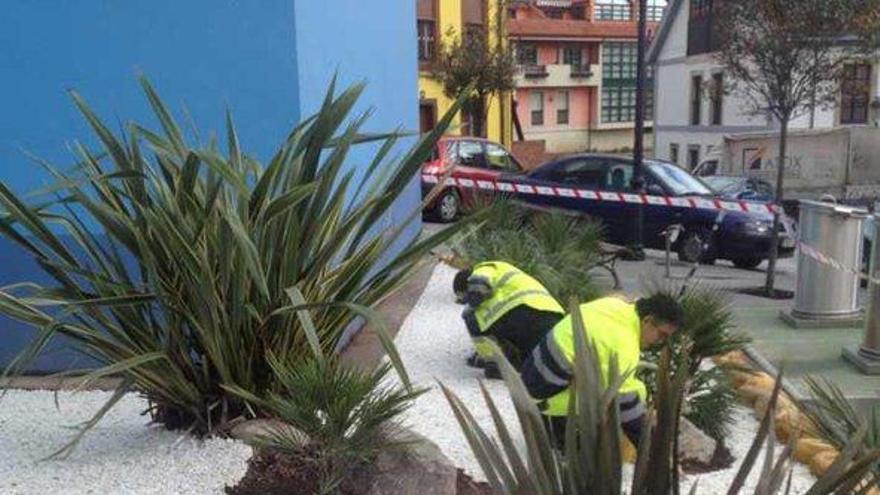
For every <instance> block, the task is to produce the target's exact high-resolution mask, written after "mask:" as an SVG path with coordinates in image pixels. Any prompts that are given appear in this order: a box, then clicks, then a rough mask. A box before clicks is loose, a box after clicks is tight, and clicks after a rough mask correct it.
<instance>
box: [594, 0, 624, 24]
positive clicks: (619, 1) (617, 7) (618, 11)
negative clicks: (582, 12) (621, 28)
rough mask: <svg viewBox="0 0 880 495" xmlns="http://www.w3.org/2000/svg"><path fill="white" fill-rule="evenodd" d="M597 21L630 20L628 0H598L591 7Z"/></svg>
mask: <svg viewBox="0 0 880 495" xmlns="http://www.w3.org/2000/svg"><path fill="white" fill-rule="evenodd" d="M593 18H594V19H595V20H597V21H630V20H632V19H633V15H632V5H631V4H630V2H629V0H600V1H598V2H596V6H595V8H594V9H593Z"/></svg>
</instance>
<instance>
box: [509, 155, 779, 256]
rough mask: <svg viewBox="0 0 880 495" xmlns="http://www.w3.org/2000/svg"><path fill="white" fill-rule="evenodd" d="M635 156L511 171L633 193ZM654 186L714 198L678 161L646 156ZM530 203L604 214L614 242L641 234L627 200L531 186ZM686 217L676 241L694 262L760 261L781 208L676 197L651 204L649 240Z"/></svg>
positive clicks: (656, 192) (657, 241)
mask: <svg viewBox="0 0 880 495" xmlns="http://www.w3.org/2000/svg"><path fill="white" fill-rule="evenodd" d="M633 168H634V166H633V161H632V159H629V158H621V157H617V156H606V155H596V154H581V155H573V156H568V157H564V158H561V159H558V160H555V161H552V162H549V163H546V164H544V165H542V166H540V167H538V168H537V169H535V170H533V171H531V172H529V173H527V174H508V175H506V176H504V177H503V178H504V179H505V180H512V181H516V182H522V183H526V184H530V185H533V186H550V187H565V188H572V187H574V188H579V189H587V190H592V191H597V192H606V191H607V192H615V193H632V192H634V191H633V190H632V189H631V181H632V177H633ZM645 180H646V187H647V192H648V194H649V195H652V196H671V197H704V198H714V197H716V196H715V193H714V191H712V190H711V189H710V188H709V187H708V186H707V185H706V184H704V183H703V182H702V181H700V180H699V179H697V178H695V177H694V176H692V175H690V174H689V173H688V172H686V171H684V170H682V169H681V168H679V167H678V166H676V165H674V164H672V163H668V162H664V161H659V160H646V161H645ZM521 198H522V199H523V200H525V201H527V202H529V203H532V204H536V205H539V206H544V207H558V208H563V209H568V210H575V211H579V212H583V213H585V214H588V215H590V216H592V217H594V218H597V219H599V220H601V221H602V222H603V223H604V224H605V228H606V237H607V238H608V240H609V241H610V242H613V243H616V244H621V245H627V244H630V243H631V242H632V238H633V232H632V230H633V218H634V216H635V215H636V210H637V208H638V206H637V205H636V204H632V203H624V202H619V201H597V200H589V199H583V198H577V197H566V196H549V195H548V196H544V195H528V194H523V195H521ZM674 224H679V225H682V226H683V227H684V231H683V232H682V234H681V235H680V236H679V238H678V239H677V240H676V242H675V245H674V246H673V247H674V249H675V250H676V251H677V253H678V257H679V259H681V260H683V261H686V262H696V261H701V262H704V263H712V262H714V261H715V260H716V259H726V260H730V261H732V262H733V264H734V265H736V266H737V267H740V268H755V267H757V266H758V265H759V264H761V262H762V261H764V260H765V259H766V258H767V257H768V253H769V250H770V245H771V244H770V243H771V242H772V239H773V237H774V236H772V235H771V230H772V226H773V216H772V214H770V213H763V214H762V213H757V212H744V211H724V212H719V211H716V210H712V209H698V208H687V207H681V206H670V205H668V204H665V203H664V204H648V205H645V206H644V232H643V235H642V238H643V242H644V244H645V246H646V247H648V248H655V249H663V248H664V247H665V238H664V237H663V235H662V232H663V231H665V230H666V229H667V228H668V227H669V226H671V225H674ZM783 228H784V232H783V233H782V235H781V236H780V237H781V240H780V249H779V252H780V256H781V257H790V256H792V255H793V253H794V247H795V240H794V236H793V235H792V234H793V230H792V228H791V222H790V221H789V220H788V219H787V218H786V220H785V221H784V222H783Z"/></svg>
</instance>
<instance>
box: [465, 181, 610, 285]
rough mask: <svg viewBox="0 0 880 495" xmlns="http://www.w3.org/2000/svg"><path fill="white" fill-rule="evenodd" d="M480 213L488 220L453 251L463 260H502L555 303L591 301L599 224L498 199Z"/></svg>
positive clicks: (476, 261)
mask: <svg viewBox="0 0 880 495" xmlns="http://www.w3.org/2000/svg"><path fill="white" fill-rule="evenodd" d="M482 211H484V212H487V213H485V214H486V215H487V216H488V217H490V218H492V221H491V222H487V223H485V224H481V225H480V227H479V229H474V230H473V231H471V232H469V233H468V234H467V235H466V236H464V237H463V238H462V241H461V242H460V243H459V245H458V246H456V247H455V251H456V254H457V255H458V256H459V257H460V258H463V259H464V261H465V262H466V263H468V264H474V263H479V262H481V261H488V260H501V261H506V262H508V263H511V264H513V265H515V266H516V267H518V268H520V269H521V270H523V271H525V272H526V273H528V274H530V275H532V276H533V277H535V278H536V279H538V280H539V281H540V282H541V283H542V284H543V285H544V286H545V287H546V288H547V290H549V291H550V293H551V294H553V295H554V296H555V297H556V298H557V300H559V301H568V300H571V299H572V298H575V299H576V300H578V301H581V302H587V301H590V300H592V299H596V298H597V297H599V296H600V295H601V293H602V290H601V289H600V288H599V287H598V285H597V284H596V283H595V282H594V279H593V275H592V274H591V271H592V270H593V269H594V268H595V267H596V265H597V263H598V257H599V245H600V243H601V241H602V226H601V224H600V223H598V222H596V221H593V220H590V219H587V218H584V217H576V216H572V215H570V214H567V213H565V212H562V211H559V210H550V211H545V210H534V209H530V208H529V207H527V206H524V205H522V204H521V203H518V202H516V201H514V200H512V199H509V198H501V199H497V200H495V201H493V202H492V204H491V205H487V206H486V208H485V209H483V210H482Z"/></svg>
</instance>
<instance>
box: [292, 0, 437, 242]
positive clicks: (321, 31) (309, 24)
mask: <svg viewBox="0 0 880 495" xmlns="http://www.w3.org/2000/svg"><path fill="white" fill-rule="evenodd" d="M415 9H416V2H415V1H413V0H390V1H389V0H383V1H382V2H365V1H363V0H334V1H332V2H327V1H319V0H306V1H298V2H296V31H297V33H306V32H307V33H308V35H302V36H298V37H297V60H298V63H299V67H300V70H299V88H300V102H301V105H300V107H301V108H302V111H303V115H308V114H311V113H312V112H314V111H315V110H316V109H317V108H318V107H319V106H320V104H321V99H322V98H323V95H324V92H325V90H326V87H327V82H328V81H330V80H331V78H332V77H333V75H334V74H338V75H339V83H340V85H341V86H347V85H349V84H351V83H353V82H356V81H360V80H366V81H367V88H366V91H365V93H364V96H363V98H362V99H361V101H360V105H359V108H356V111H365V110H368V109H372V110H373V111H374V113H373V116H372V117H371V118H370V121H369V122H368V123H367V128H366V129H365V130H366V131H377V132H383V131H385V132H387V131H391V130H394V129H396V128H397V127H398V126H402V127H403V129H404V130H407V131H417V130H418V129H419V121H418V108H419V95H418V93H419V89H418V45H417V44H416V23H415V21H414V19H415V18H416V10H415ZM328 47H331V48H330V51H331V56H330V57H328V56H327V50H328ZM413 143H414V139H407V140H404V141H403V143H402V146H401V147H400V148H399V150H400V151H403V149H404V148H405V147H406V146H410V145H412V144H413ZM374 149H375V147H370V146H363V147H362V149H360V150H356V151H355V153H354V154H353V156H352V163H351V164H350V165H352V166H359V165H365V163H364V162H367V163H368V160H369V158H371V157H372V153H371V151H373V150H374ZM420 200H421V193H420V190H419V187H418V181H417V180H415V181H414V182H413V183H412V184H410V187H409V188H408V189H407V190H406V192H405V193H404V194H403V197H402V198H401V202H400V204H399V205H398V208H396V209H395V210H394V211H392V212H391V215H389V216H388V218H386V221H387V222H388V223H387V225H386V226H389V225H395V226H396V225H402V224H403V222H404V221H405V220H406V218H407V217H408V216H409V214H410V213H411V212H412V211H413V210H414V209H415V208H417V206H418V204H419V202H420ZM420 228H421V219H420V218H418V217H417V218H416V220H415V221H414V222H412V223H411V224H409V225H408V228H407V232H406V235H405V236H404V239H403V240H404V241H405V240H407V239H409V238H411V237H412V236H414V235H416V234H417V233H418V230H419V229H420Z"/></svg>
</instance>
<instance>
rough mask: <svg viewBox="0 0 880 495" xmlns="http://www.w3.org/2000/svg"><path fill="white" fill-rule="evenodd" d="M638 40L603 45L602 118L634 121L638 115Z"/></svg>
mask: <svg viewBox="0 0 880 495" xmlns="http://www.w3.org/2000/svg"><path fill="white" fill-rule="evenodd" d="M636 56H637V46H636V44H635V43H621V42H614V43H605V44H603V45H602V122H604V123H608V122H633V121H634V120H635V117H636Z"/></svg>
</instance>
